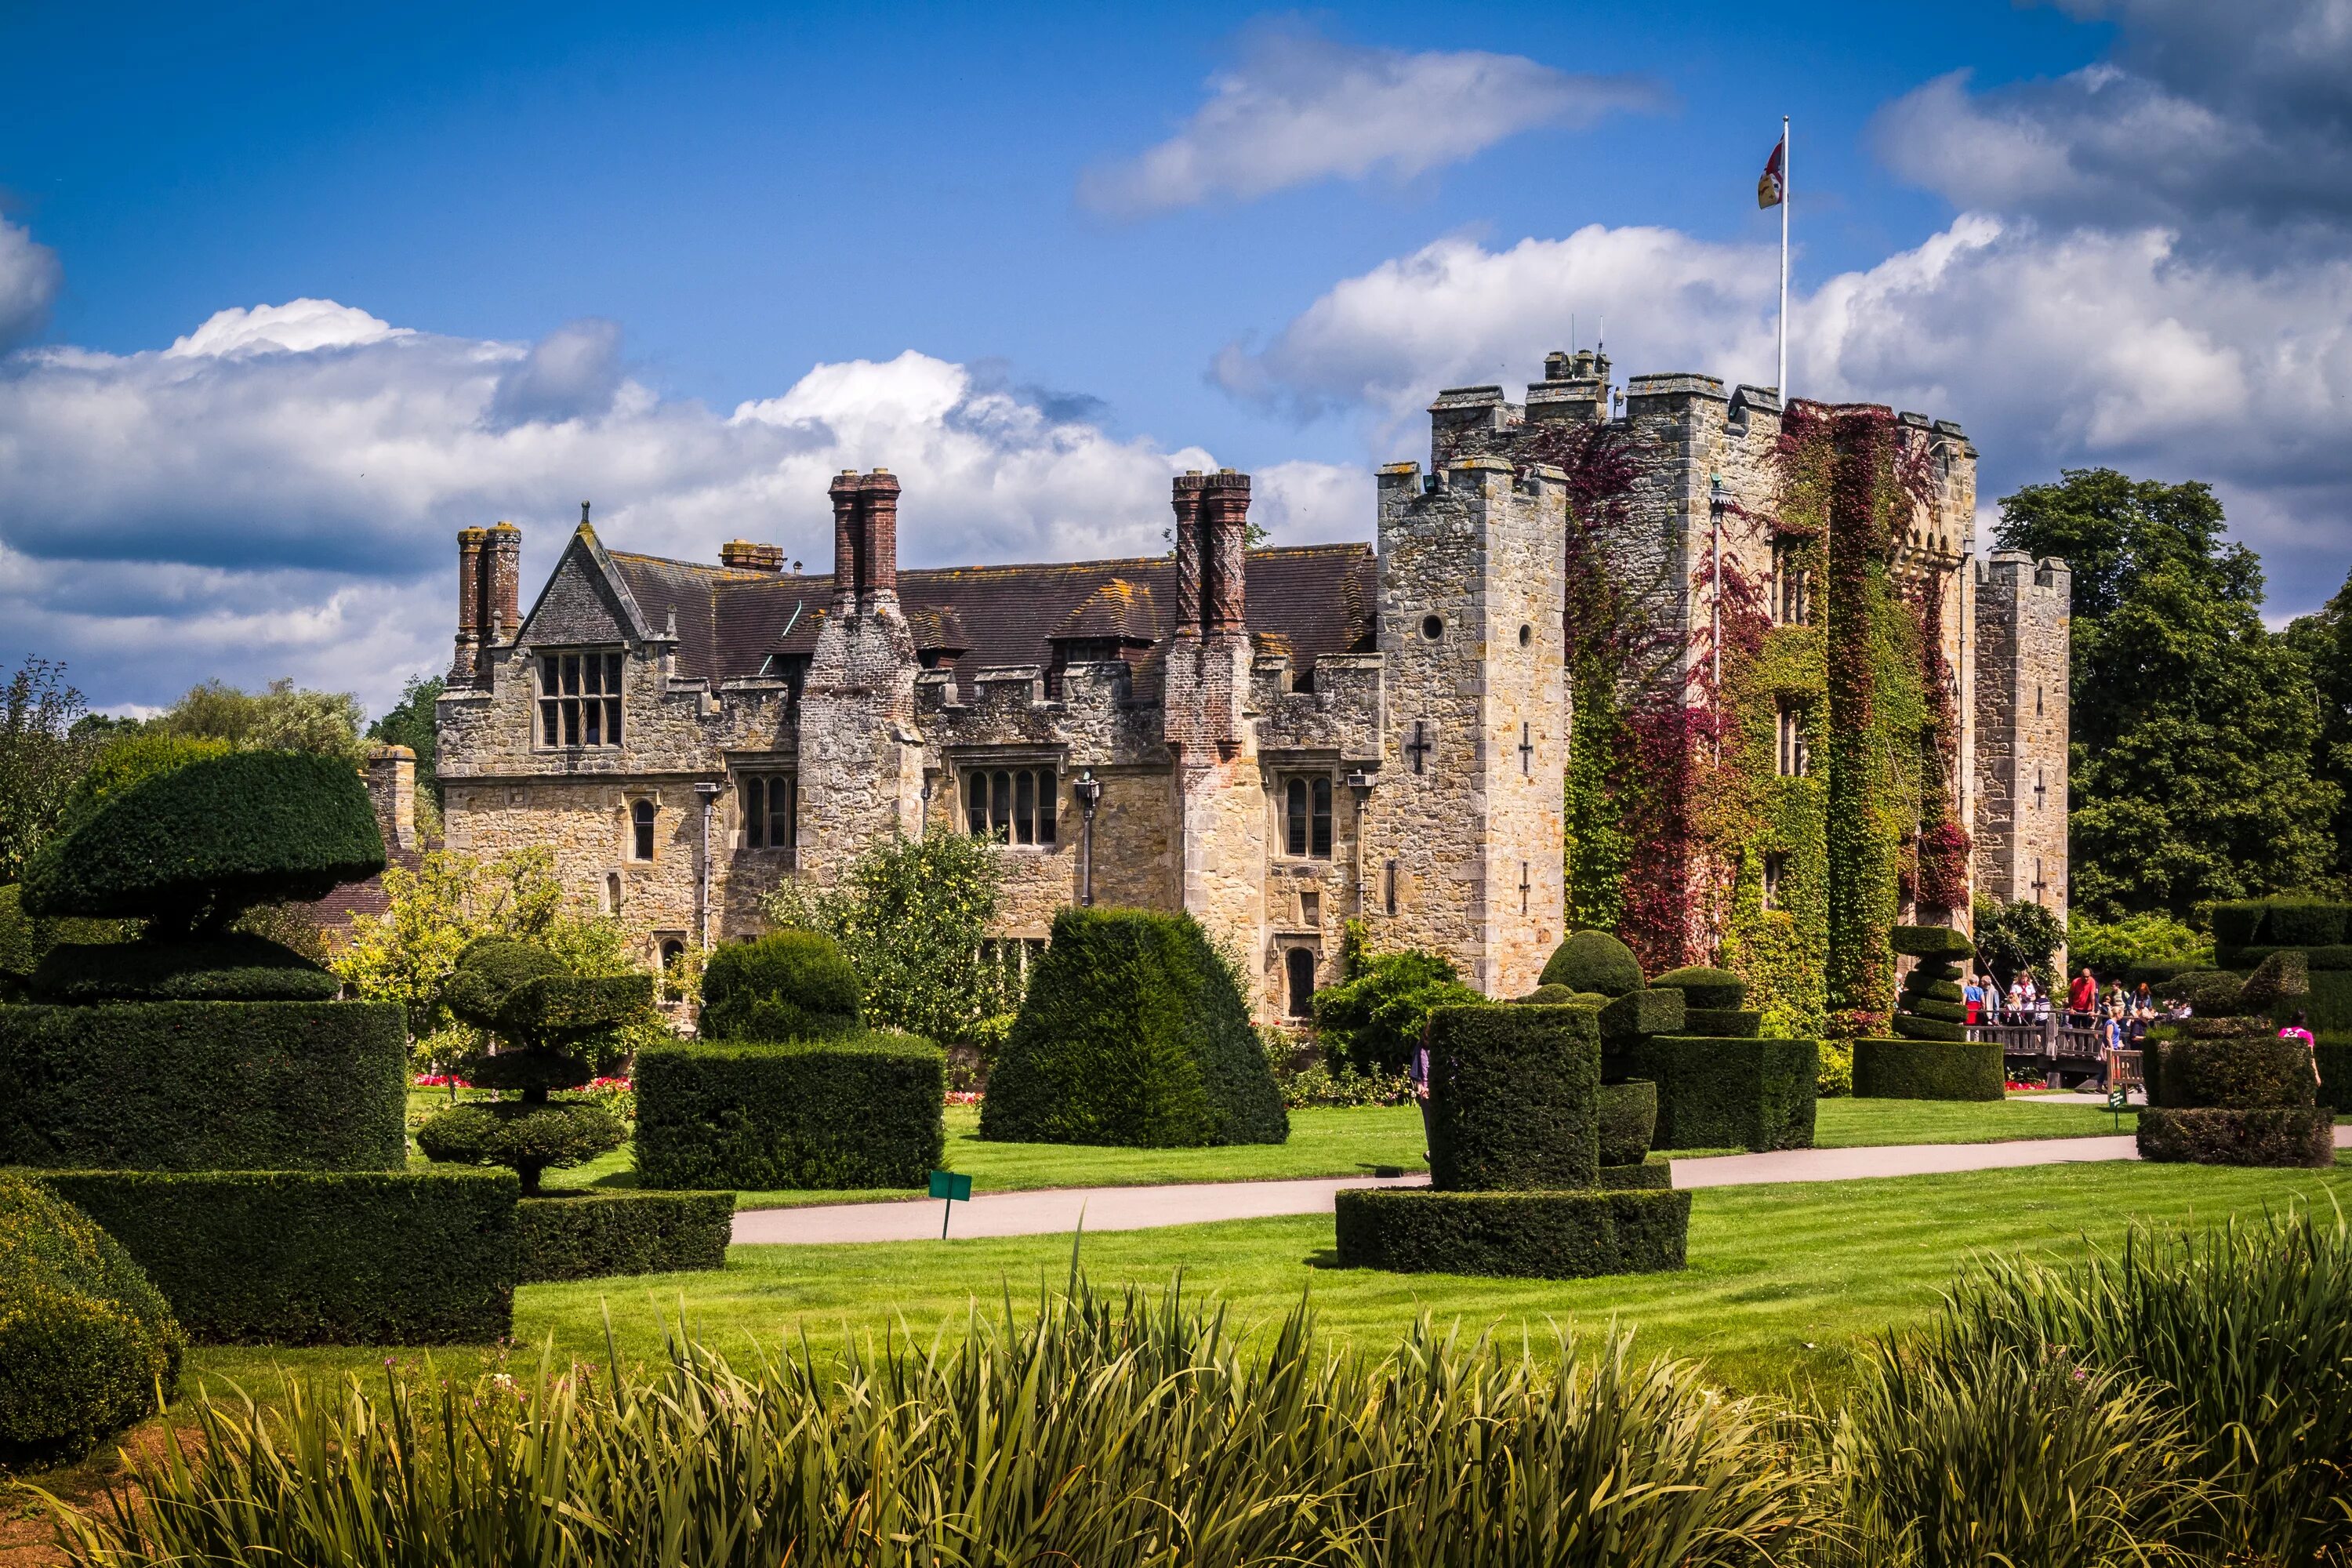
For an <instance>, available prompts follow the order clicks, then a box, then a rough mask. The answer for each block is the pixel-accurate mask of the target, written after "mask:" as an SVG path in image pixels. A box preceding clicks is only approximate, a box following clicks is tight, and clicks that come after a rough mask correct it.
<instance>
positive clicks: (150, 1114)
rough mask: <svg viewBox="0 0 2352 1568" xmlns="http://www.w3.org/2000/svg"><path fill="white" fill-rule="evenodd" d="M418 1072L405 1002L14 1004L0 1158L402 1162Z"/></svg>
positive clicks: (2, 1011)
mask: <svg viewBox="0 0 2352 1568" xmlns="http://www.w3.org/2000/svg"><path fill="white" fill-rule="evenodd" d="M407 1083H408V1035H407V1031H406V1028H405V1026H404V1024H403V1021H402V1016H401V1010H400V1006H399V1005H398V1004H397V1003H392V1002H126V1003H114V1004H108V1005H98V1006H89V1007H57V1006H43V1005H26V1006H11V1007H0V1084H5V1085H6V1086H7V1088H6V1092H5V1093H0V1164H11V1165H34V1166H43V1167H49V1168H61V1167H75V1168H83V1169H95V1168H100V1167H107V1168H118V1169H128V1170H151V1171H257V1170H261V1171H267V1170H276V1171H288V1170H320V1171H369V1170H373V1171H396V1170H399V1169H400V1168H401V1167H402V1166H403V1165H404V1164H405V1163H407V1159H408V1148H407V1131H406V1127H405V1123H404V1108H405V1105H406V1103H407V1102H406V1091H407Z"/></svg>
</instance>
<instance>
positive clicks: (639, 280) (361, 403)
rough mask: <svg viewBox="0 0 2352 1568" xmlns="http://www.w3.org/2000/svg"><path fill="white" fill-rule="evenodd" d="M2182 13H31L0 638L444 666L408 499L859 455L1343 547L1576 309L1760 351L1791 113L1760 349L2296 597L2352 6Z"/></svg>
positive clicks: (1677, 356) (3, 213)
mask: <svg viewBox="0 0 2352 1568" xmlns="http://www.w3.org/2000/svg"><path fill="white" fill-rule="evenodd" d="M2211 9H2212V8H2211V7H2200V6H2198V5H2192V4H2189V0H2128V3H2124V4H2117V5H2095V4H2087V3H2086V4H2080V5H2071V6H2068V7H2066V8H2063V9H2060V8H2031V7H2029V8H2018V7H2012V6H2010V5H2005V4H1989V5H1948V6H1943V7H1936V8H1932V9H1931V8H1928V7H1885V6H1860V5H1853V6H1836V7H1819V6H1816V7H1806V6H1793V5H1777V6H1757V5H1691V6H1683V7H1677V8H1675V9H1673V10H1671V11H1662V10H1660V9H1659V8H1657V7H1654V6H1647V5H1642V6H1636V5H1612V6H1598V5H1586V6H1564V5H1559V4H1556V3H1555V4H1552V5H1540V6H1525V7H1517V6H1508V5H1489V6H1480V7H1462V8H1455V9H1437V8H1431V7H1427V6H1388V7H1383V6H1349V7H1344V8H1339V9H1334V10H1328V11H1318V12H1313V13H1280V12H1266V11H1262V10H1257V9H1254V8H1250V7H1245V6H1230V7H1208V6H1188V7H1185V8H1183V9H1181V10H1176V9H1164V10H1145V9H1143V8H1139V7H1106V6H1099V5H1095V6H1086V7H1074V6H1073V7H1049V6H1028V7H1021V8H1006V9H1002V10H994V11H983V10H981V9H979V8H975V7H939V8H930V9H914V8H898V9H894V10H890V11H887V12H884V11H879V10H877V11H872V12H855V13H840V14H835V13H829V12H818V11H814V10H809V11H785V10H776V9H762V8H750V7H724V8H723V7H716V6H706V7H669V8H656V7H645V6H593V5H566V6H562V7H553V6H549V7H540V8H526V7H498V6H488V5H474V6H467V7H435V8H427V7H410V8H404V9H401V10H398V11H393V10H389V9H387V10H383V11H379V12H373V13H370V12H367V11H364V10H362V8H359V7H351V8H347V9H346V10H345V11H342V12H338V13H337V14H335V15H333V16H328V15H326V14H325V13H326V11H327V8H320V7H292V6H241V7H223V8H213V9H206V10H203V11H201V12H198V11H195V10H194V9H192V8H171V9H164V8H157V9H155V10H154V11H153V12H152V14H151V15H146V16H136V15H128V14H125V13H123V12H120V11H118V12H113V13H104V14H100V13H97V12H95V11H94V9H93V8H89V7H67V6H52V7H40V6H36V7H32V8H30V9H29V10H26V9H21V8H20V9H18V10H15V11H11V12H9V13H7V14H6V16H0V220H5V223H6V225H7V227H6V228H5V229H0V350H10V349H13V353H8V354H7V356H6V357H5V358H0V628H5V629H0V660H5V661H6V662H8V663H10V664H13V663H14V662H15V660H16V658H19V657H21V656H22V655H24V654H26V653H41V654H45V655H47V656H50V657H59V658H67V659H68V660H69V661H70V666H71V672H72V675H73V678H74V679H76V681H77V683H78V684H80V685H81V686H82V687H83V688H84V689H85V690H87V691H88V692H89V695H90V696H91V697H92V699H93V700H96V701H99V702H101V703H109V704H125V703H129V704H141V703H157V702H163V701H167V700H170V698H171V697H172V696H173V695H174V694H175V693H176V692H177V691H178V690H179V689H184V687H185V685H187V684H188V683H189V682H190V681H191V680H192V679H194V678H196V677H197V676H201V675H205V674H213V673H217V674H221V675H224V676H226V677H228V678H230V679H242V680H247V681H256V680H259V679H266V678H267V677H268V676H271V675H276V674H290V675H293V676H295V677H296V678H298V679H302V680H304V681H306V682H313V683H320V684H331V685H335V686H339V687H344V688H350V689H357V690H359V691H360V692H361V694H362V698H363V699H364V700H367V701H369V702H370V703H371V705H373V706H381V705H382V704H383V701H385V700H387V699H388V698H389V697H390V696H391V695H392V694H393V693H394V691H396V689H397V687H398V684H399V680H400V679H401V678H402V677H403V676H404V675H405V674H407V673H412V672H415V671H418V670H424V669H428V668H434V667H436V666H437V664H438V663H440V662H441V661H442V660H444V659H446V646H447V645H446V637H447V634H448V630H449V626H448V622H449V619H450V611H449V608H448V606H447V605H445V604H444V603H443V601H444V599H445V598H446V597H447V595H446V594H445V593H444V592H443V591H442V590H443V587H444V580H445V579H446V578H447V577H448V576H449V575H451V574H450V573H449V572H448V571H447V570H446V568H447V566H448V564H449V563H448V561H447V557H448V556H449V554H450V548H449V535H450V533H451V531H453V530H454V529H455V528H456V527H457V526H460V525H462V524H463V523H466V522H482V521H492V520H493V519H495V518H499V517H510V518H512V519H513V520H514V521H519V522H521V523H523V524H524V526H525V527H526V530H527V531H528V536H529V539H530V552H531V555H532V557H533V559H532V561H531V563H530V571H531V572H533V573H535V572H536V571H537V570H538V568H539V566H540V564H541V563H543V562H544V561H545V560H546V559H547V558H548V557H549V555H550V554H551V551H552V548H553V547H554V545H555V544H556V543H557V542H559V540H560V537H561V531H562V523H563V521H564V520H565V519H566V517H567V516H570V515H576V513H575V512H574V510H573V509H574V508H576V505H577V501H578V500H579V499H581V498H582V497H583V496H589V497H593V499H595V500H596V501H597V503H598V507H597V510H598V516H599V518H600V519H601V520H605V532H606V536H607V538H608V541H609V542H614V543H615V544H621V545H628V546H634V547H638V548H646V549H654V550H659V551H664V552H674V553H680V554H687V555H692V556H697V557H702V558H709V556H711V555H712V554H713V552H715V549H716V546H717V543H718V542H719V540H721V539H724V538H727V537H730V536H732V535H734V534H738V533H745V534H750V535H752V536H754V537H767V538H778V539H781V540H782V542H785V543H786V544H787V545H788V547H790V548H792V549H793V550H794V552H798V553H814V551H815V548H816V546H815V541H816V539H817V538H818V531H817V525H818V521H819V520H820V519H821V517H822V515H823V510H824V496H823V484H822V474H823V473H824V471H825V469H826V468H827V467H828V466H836V467H837V466H846V465H847V464H848V463H849V462H853V461H855V462H859V463H864V464H873V463H885V464H889V465H890V466H893V467H895V468H899V469H900V471H901V472H902V473H903V474H906V475H907V476H908V486H909V488H908V500H907V503H906V514H907V538H906V545H905V549H906V552H907V554H908V557H909V558H910V559H911V560H914V561H918V562H945V561H951V560H965V559H972V560H989V559H1009V558H1018V557H1034V556H1065V557H1066V556H1079V555H1087V554H1095V553H1107V552H1126V551H1132V550H1144V549H1151V548H1155V547H1156V545H1157V539H1158V530H1159V526H1160V523H1159V511H1160V509H1162V508H1164V505H1165V494H1166V489H1165V476H1166V474H1167V472H1168V471H1169V469H1170V468H1181V467H1188V466H1197V464H1198V463H1199V462H1200V461H1202V460H1204V459H1213V460H1214V461H1215V462H1218V463H1223V464H1231V465H1234V466H1236V467H1242V468H1250V469H1252V470H1254V471H1255V472H1257V473H1259V474H1260V475H1261V477H1262V478H1261V487H1260V488H1261V491H1262V492H1263V493H1264V494H1265V497H1266V498H1267V499H1266V500H1265V502H1264V503H1263V505H1262V510H1264V511H1265V513H1266V515H1267V517H1268V518H1269V520H1271V521H1273V522H1274V523H1275V525H1276V534H1277V537H1291V538H1298V539H1307V538H1327V537H1363V536H1366V535H1368V534H1369V531H1370V510H1369V500H1368V498H1369V487H1368V486H1367V485H1365V484H1363V483H1362V476H1363V475H1364V473H1365V471H1366V469H1367V468H1368V467H1369V466H1370V464H1371V463H1374V462H1377V461H1381V460H1385V459H1388V458H1396V457H1410V456H1414V455H1417V453H1418V452H1419V451H1420V450H1421V449H1422V448H1423V446H1424V444H1425V443H1424V441H1423V437H1422V434H1421V432H1420V430H1419V428H1418V418H1417V412H1416V411H1417V409H1418V407H1419V405H1421V404H1422V403H1425V402H1426V400H1427V397H1428V395H1429V394H1430V393H1431V392H1433V390H1434V389H1435V388H1436V387H1437V386H1438V385H1440V384H1451V383H1453V382H1457V381H1462V380H1503V381H1506V382H1511V381H1518V380H1525V379H1527V378H1528V377H1529V376H1530V375H1532V374H1537V367H1538V364H1539V362H1540V359H1541V355H1542V353H1544V352H1545V351H1546V350H1547V349H1550V348H1555V347H1560V346H1566V345H1567V342H1568V340H1569V338H1570V332H1571V322H1573V329H1572V330H1573V331H1574V334H1575V335H1576V336H1578V337H1580V338H1581V339H1582V340H1583V341H1585V342H1591V338H1592V336H1593V334H1594V333H1595V331H1597V329H1598V327H1599V324H1600V321H1601V317H1602V316H1603V315H1604V314H1606V315H1607V316H1608V318H1609V325H1608V331H1609V338H1610V346H1611V349H1612V353H1613V354H1614V355H1615V357H1616V360H1617V367H1618V371H1619V374H1621V375H1622V374H1628V373H1634V374H1638V373H1640V372H1643V371H1648V370H1665V369H1705V370H1710V371H1715V372H1717V373H1718V374H1727V375H1729V376H1732V377H1734V378H1737V379H1748V380H1759V381H1764V380H1769V377H1770V363H1769V327H1770V310H1769V293H1770V289H1771V283H1772V276H1771V274H1772V255H1771V248H1770V247H1771V242H1772V239H1773V238H1774V237H1775V236H1776V235H1777V223H1776V220H1775V219H1774V217H1773V216H1772V215H1769V214H1763V213H1759V212H1758V211H1757V209H1756V207H1755V203H1754V194H1753V191H1754V183H1755V179H1756V174H1757V171H1758V168H1759V164H1760V163H1761V162H1762V159H1763V157H1764V155H1765V153H1766V152H1767V151H1768V150H1769V146H1770V144H1771V142H1772V140H1773V137H1774V135H1775V133H1776V132H1777V129H1778V122H1779V116H1780V114H1781V113H1783V112H1787V113H1790V114H1792V115H1794V116H1795V117H1796V124H1797V138H1798V139H1797V142H1796V145H1795V152H1796V170H1795V174H1796V184H1797V190H1798V205H1797V206H1796V208H1795V211H1796V213H1797V216H1798V229H1797V233H1798V239H1799V245H1800V252H1799V257H1798V267H1797V286H1798V295H1799V300H1798V308H1797V310H1796V313H1795V321H1796V325H1797V338H1798V342H1797V345H1796V347H1795V350H1794V358H1795V365H1794V368H1793V371H1792V374H1791V377H1790V379H1791V382H1792V384H1793V385H1794V389H1795V390H1796V391H1797V392H1799V393H1801V394H1807V393H1810V394H1812V395H1823V396H1839V397H1848V396H1867V397H1871V398H1873V399H1875V400H1881V401H1890V402H1896V403H1899V404H1901V405H1904V406H1917V407H1923V408H1927V409H1928V410H1929V411H1931V412H1934V413H1937V414H1938V415H1943V416H1951V417H1957V418H1958V419H1960V420H1961V421H1962V422H1963V423H1964V424H1965V425H1967V426H1969V429H1970V430H1971V432H1972V433H1974V434H1976V435H1977V437H1978V439H1979V445H1980V446H1981V447H1983V449H1984V453H1985V482H1986V500H1987V502H1988V505H1990V501H1991V500H1992V499H1993V498H1994V497H1995V496H1997V495H1998V494H1999V493H2001V491H2002V490H2003V489H2008V488H2013V487H2014V485H2015V484H2016V483H2019V482H2023V481H2026V480H2031V479H2042V478H2048V477H2052V476H2053V474H2054V472H2055V471H2056V469H2057V468H2058V467H2060V466H2061V465H2065V464H2081V463H2088V462H2112V463H2115V464H2116V465H2117V466H2121V467H2125V468H2129V469H2131V470H2132V471H2134V472H2145V473H2147V474H2150V475H2153V476H2157V477H2163V478H2192V477H2202V478H2209V479H2213V480H2214V481H2215V482H2216V483H2218V484H2220V485H2221V487H2222V488H2223V490H2224V494H2225V496H2226V497H2227V498H2228V499H2229V500H2230V501H2231V511H2232V516H2233V518H2235V519H2237V520H2238V521H2239V523H2240V525H2241V528H2242V531H2243V532H2244V533H2245V534H2246V536H2247V537H2249V538H2250V539H2252V541H2253V542H2256V544H2257V545H2258V546H2259V547H2261V548H2262V549H2263V552H2264V553H2265V557H2266V558H2267V559H2269V560H2270V561H2271V562H2272V563H2273V601H2274V602H2273V608H2274V609H2278V610H2281V611H2290V610H2300V609H2305V608H2309V607H2311V606H2312V605H2315V604H2316V603H2317V602H2318V601H2319V600H2321V599H2324V598H2325V597H2326V595H2327V594H2328V593H2330V592H2332V591H2333V590H2334V588H2335V587H2336V585H2337V584H2339V583H2340V582H2341V581H2342V580H2343V576H2344V573H2345V568H2346V566H2347V563H2352V540H2347V535H2346V532H2345V530H2344V527H2343V520H2344V517H2345V507H2346V503H2347V498H2352V471H2347V463H2352V458H2347V456H2346V455H2345V454H2346V449H2347V447H2352V443H2347V441H2346V440H2345V439H2344V437H2346V436H2347V435H2352V430H2347V428H2346V426H2347V423H2352V404H2347V395H2352V346H2348V345H2347V337H2346V327H2345V320H2346V317H2347V314H2352V312H2347V310H2346V309H2345V307H2346V305H2347V302H2352V278H2347V267H2346V261H2345V256H2346V248H2345V247H2344V245H2343V239H2344V232H2343V231H2344V228H2345V226H2346V223H2347V213H2352V200H2347V196H2352V166H2347V157H2352V154H2347V151H2346V148H2347V144H2352V134H2347V132H2352V112H2347V108H2352V105H2347V88H2346V86H2345V82H2346V80H2347V77H2352V19H2347V5H2346V4H2345V0H2311V3H2309V4H2291V3H2288V0H2279V3H2278V4H2276V5H2269V4H2259V3H2258V4H2252V5H2243V6H2238V7H2233V8H2232V15H2233V16H2235V17H2236V22H2235V24H2234V25H2231V26H2226V27H2223V26H2217V25H2216V24H2215V22H2214V19H2213V18H2212V17H2211V16H2210V15H2207V13H2210V11H2211ZM1954 73H1965V74H1962V75H1955V74H1954ZM298 302H310V303H298ZM222 312H240V313H239V314H236V315H231V316H224V315H222V314H221V313H222ZM207 323H210V325H207ZM175 345H176V346H175Z"/></svg>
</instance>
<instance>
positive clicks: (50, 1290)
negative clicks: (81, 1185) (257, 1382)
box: [0, 1171, 187, 1466]
mask: <svg viewBox="0 0 2352 1568" xmlns="http://www.w3.org/2000/svg"><path fill="white" fill-rule="evenodd" d="M186 1347H187V1340H186V1337H185V1336H184V1334H182V1333H181V1331H180V1325H179V1323H178V1322H177V1321H174V1320H173V1316H172V1311H171V1309H170V1308H169V1307H168V1306H166V1305H165V1304H164V1301H163V1297H162V1296H161V1295H160V1294H158V1293H157V1291H156V1289H155V1288H154V1286H152V1285H151V1284H149V1283H148V1280H147V1276H146V1275H145V1274H144V1273H143V1272H142V1270H141V1269H140V1268H139V1265H138V1264H136V1263H134V1262H132V1261H131V1255H130V1254H129V1253H128V1252H125V1251H124V1250H123V1249H122V1247H121V1244H120V1243H118V1242H117V1241H116V1240H115V1239H114V1238H113V1237H110V1236H109V1235H107V1234H106V1233H105V1232H104V1231H102V1230H100V1229H99V1227H98V1226H95V1225H93V1224H92V1223H90V1220H89V1216H88V1215H84V1214H83V1213H82V1212H81V1211H80V1210H79V1209H77V1208H75V1207H74V1206H73V1205H70V1204H68V1203H67V1202H65V1201H64V1200H63V1199H62V1198H59V1197H58V1196H57V1195H56V1194H53V1193H51V1192H50V1191H48V1190H47V1188H46V1187H43V1186H41V1185H39V1184H37V1183H35V1182H32V1181H29V1180H27V1179H26V1178H25V1177H23V1176H20V1175H16V1174H13V1173H8V1172H5V1171H0V1464H7V1465H12V1466H13V1465H19V1464H26V1463H31V1462H42V1461H53V1460H58V1459H75V1458H80V1457H81V1456H82V1455H84V1454H87V1453H88V1452H89V1450H90V1449H91V1448H92V1447H96V1446H97V1444H98V1443H99V1441H100V1439H101V1438H103V1437H105V1436H108V1435H109V1434H110V1433H113V1432H118V1431H121V1429H122V1428H123V1427H125V1426H130V1425H131V1423H132V1422H134V1421H138V1420H141V1419H142V1418H143V1417H145V1416H147V1415H152V1414H153V1413H154V1409H155V1391H156V1387H157V1385H158V1384H161V1385H162V1388H163V1395H164V1397H165V1398H167V1399H168V1398H169V1397H171V1395H172V1394H173V1392H174V1390H175V1389H176V1388H177V1387H178V1384H179V1381H180V1357H181V1354H182V1352H184V1350H185V1349H186Z"/></svg>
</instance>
